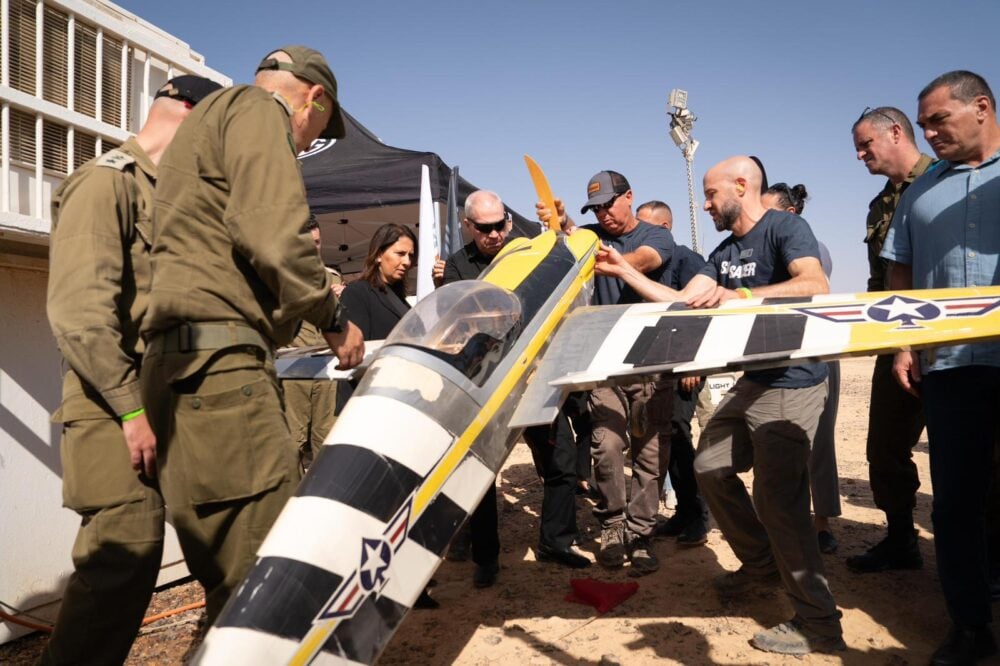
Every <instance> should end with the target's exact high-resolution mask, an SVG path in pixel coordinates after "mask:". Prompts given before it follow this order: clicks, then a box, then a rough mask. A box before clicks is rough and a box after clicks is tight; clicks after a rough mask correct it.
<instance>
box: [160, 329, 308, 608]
mask: <svg viewBox="0 0 1000 666" xmlns="http://www.w3.org/2000/svg"><path fill="white" fill-rule="evenodd" d="M192 359H195V360H192ZM142 392H143V403H144V404H145V405H146V412H147V414H148V415H149V420H150V424H151V425H152V427H153V432H154V433H155V434H156V439H157V460H158V462H159V465H160V482H161V486H162V488H163V496H164V498H165V499H166V502H167V505H168V506H169V507H170V514H171V516H172V517H173V522H174V527H176V529H177V536H178V539H179V541H180V544H181V549H182V550H183V551H184V558H185V560H186V561H187V565H188V568H189V569H190V570H191V573H192V574H193V575H194V576H195V578H197V579H198V581H199V582H200V583H201V584H202V586H204V588H205V597H206V604H207V619H208V622H209V623H211V622H214V620H215V618H216V617H218V615H219V613H220V612H221V611H222V608H223V606H224V605H225V603H226V600H227V599H228V598H229V595H230V593H231V592H232V591H233V590H234V589H235V588H236V587H237V586H238V585H239V584H240V582H241V581H242V580H243V577H244V576H245V575H246V574H247V572H248V571H249V569H250V567H251V565H252V564H253V563H254V561H255V558H256V553H257V550H258V548H259V547H260V545H261V543H262V542H263V540H264V537H265V536H266V535H267V532H268V531H269V530H270V528H271V525H272V524H273V523H274V521H275V519H276V518H277V517H278V514H279V513H280V512H281V509H282V507H283V506H284V505H285V502H286V501H287V500H288V498H289V497H291V495H292V493H293V491H294V490H295V486H296V484H297V483H298V480H299V471H298V459H297V455H296V453H295V447H294V445H293V443H292V437H291V434H290V433H289V431H288V424H287V422H286V421H285V415H284V411H283V405H282V402H281V392H280V390H279V388H278V380H277V377H276V376H275V373H274V366H273V363H272V362H271V361H270V359H268V358H266V357H265V355H264V353H263V351H262V350H260V349H257V348H255V347H252V346H244V347H234V348H232V349H228V350H220V351H216V352H214V353H212V354H206V353H205V352H194V353H191V352H189V353H182V352H169V353H164V352H163V351H162V344H161V342H160V338H153V339H152V340H150V342H149V345H148V347H147V350H146V355H145V361H144V364H143V371H142Z"/></svg>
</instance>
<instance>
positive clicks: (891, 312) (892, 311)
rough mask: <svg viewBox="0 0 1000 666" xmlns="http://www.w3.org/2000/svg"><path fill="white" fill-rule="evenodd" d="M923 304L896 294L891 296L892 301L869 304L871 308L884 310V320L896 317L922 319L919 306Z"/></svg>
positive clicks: (895, 318)
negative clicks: (886, 303)
mask: <svg viewBox="0 0 1000 666" xmlns="http://www.w3.org/2000/svg"><path fill="white" fill-rule="evenodd" d="M923 305H925V303H923V302H916V303H911V302H909V301H906V300H904V299H902V298H899V297H898V296H893V297H892V302H891V303H889V304H888V305H885V304H879V305H873V306H871V309H872V310H876V309H877V310H884V311H885V313H886V318H885V320H886V321H896V320H897V319H924V318H925V317H924V315H923V314H921V312H920V308H921V306H923Z"/></svg>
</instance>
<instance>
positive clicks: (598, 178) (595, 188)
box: [580, 171, 632, 215]
mask: <svg viewBox="0 0 1000 666" xmlns="http://www.w3.org/2000/svg"><path fill="white" fill-rule="evenodd" d="M631 189H632V186H631V185H629V184H628V179H626V178H625V176H623V175H621V174H620V173H618V172H617V171H601V172H599V173H597V174H595V175H594V177H593V178H591V179H590V182H589V183H587V203H585V204H584V205H583V208H581V209H580V214H581V215H583V214H585V213H586V212H587V211H588V210H590V209H591V208H593V207H594V206H600V205H603V204H606V203H608V202H609V201H611V199H613V198H614V197H615V196H616V195H618V194H625V193H626V192H628V191H629V190H631Z"/></svg>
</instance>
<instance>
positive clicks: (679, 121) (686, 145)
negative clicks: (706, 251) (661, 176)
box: [667, 88, 701, 254]
mask: <svg viewBox="0 0 1000 666" xmlns="http://www.w3.org/2000/svg"><path fill="white" fill-rule="evenodd" d="M687 97H688V94H687V91H686V90H681V89H680V88H674V89H673V90H671V91H670V97H669V98H668V100H667V115H668V116H670V138H671V139H673V142H674V143H675V144H676V145H677V147H678V148H680V149H681V154H682V155H684V161H685V162H686V163H687V179H688V207H689V209H690V212H691V249H693V250H694V251H695V252H697V253H699V254H701V243H699V242H698V236H699V234H698V204H697V202H696V201H695V196H694V153H695V151H696V150H698V142H697V141H696V140H695V139H694V138H692V137H691V130H692V129H694V121H696V120H698V118H697V117H696V116H695V115H694V114H692V113H691V111H690V109H688V108H687ZM670 107H673V111H671V110H670Z"/></svg>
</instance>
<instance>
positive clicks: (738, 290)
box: [736, 287, 753, 298]
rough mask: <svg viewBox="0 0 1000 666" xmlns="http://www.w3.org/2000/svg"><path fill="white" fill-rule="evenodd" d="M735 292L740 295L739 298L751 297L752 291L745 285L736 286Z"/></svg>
mask: <svg viewBox="0 0 1000 666" xmlns="http://www.w3.org/2000/svg"><path fill="white" fill-rule="evenodd" d="M736 293H737V294H739V295H740V298H753V293H752V292H751V291H750V290H749V289H747V288H746V287H737V288H736Z"/></svg>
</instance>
